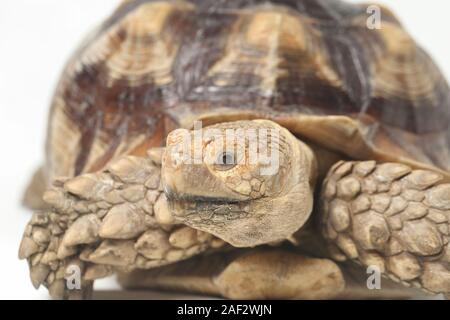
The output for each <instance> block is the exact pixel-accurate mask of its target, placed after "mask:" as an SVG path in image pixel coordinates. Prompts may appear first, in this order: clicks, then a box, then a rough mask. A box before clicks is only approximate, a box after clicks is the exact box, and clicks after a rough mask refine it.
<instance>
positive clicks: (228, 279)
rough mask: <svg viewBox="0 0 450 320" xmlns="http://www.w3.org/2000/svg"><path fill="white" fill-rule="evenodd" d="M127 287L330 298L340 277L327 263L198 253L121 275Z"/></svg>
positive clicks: (272, 255) (249, 253) (263, 253)
mask: <svg viewBox="0 0 450 320" xmlns="http://www.w3.org/2000/svg"><path fill="white" fill-rule="evenodd" d="M119 282H120V284H121V285H122V286H124V287H125V288H128V289H149V288H151V289H165V290H174V291H187V292H190V293H201V294H208V295H216V296H222V297H225V298H229V299H330V298H334V297H336V296H338V295H339V294H340V293H342V292H343V290H344V287H345V282H344V278H343V276H342V273H341V270H340V269H339V267H338V266H337V265H336V264H335V263H334V262H333V261H331V260H328V259H317V258H310V257H306V256H303V255H300V254H297V253H294V252H289V251H286V250H282V249H272V248H260V249H253V250H238V251H232V252H227V253H224V252H221V253H215V254H208V255H202V256H201V257H194V258H191V259H189V260H186V261H183V262H179V263H176V264H173V265H170V266H165V267H161V268H156V269H152V270H145V271H144V270H136V271H133V272H131V273H130V274H121V275H120V276H119Z"/></svg>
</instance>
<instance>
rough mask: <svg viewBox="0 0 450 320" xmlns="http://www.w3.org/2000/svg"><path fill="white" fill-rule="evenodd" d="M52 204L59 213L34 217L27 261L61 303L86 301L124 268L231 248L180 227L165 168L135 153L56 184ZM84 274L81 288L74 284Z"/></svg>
mask: <svg viewBox="0 0 450 320" xmlns="http://www.w3.org/2000/svg"><path fill="white" fill-rule="evenodd" d="M44 200H45V201H46V202H47V203H48V204H49V205H50V206H51V209H49V210H48V211H43V212H38V213H35V214H34V215H33V216H32V218H31V221H30V222H29V224H28V226H27V227H26V230H25V233H24V236H23V239H22V242H21V245H20V249H19V257H20V258H21V259H27V260H28V263H29V266H30V276H31V280H32V282H33V285H34V286H35V287H36V288H38V287H39V286H40V285H41V284H44V285H45V286H47V287H48V288H49V291H50V295H51V296H52V297H53V298H86V297H87V296H88V294H89V292H90V290H91V288H92V283H93V281H94V280H95V279H98V278H102V277H105V276H108V275H110V274H112V273H113V272H114V271H116V270H126V271H129V270H133V269H136V268H141V269H148V268H153V267H156V266H160V265H164V264H168V263H171V262H174V261H177V260H181V259H185V258H188V257H190V256H192V255H195V254H197V253H199V252H202V251H205V250H207V249H208V248H212V247H219V246H222V245H223V241H221V240H219V239H214V238H213V237H212V236H210V235H208V234H205V233H203V232H200V231H196V230H193V229H190V228H188V227H185V226H180V225H175V224H174V222H173V220H172V218H171V215H170V212H169V210H168V207H167V204H166V199H165V195H164V193H163V192H162V188H161V186H160V167H159V164H156V163H155V162H153V161H151V160H150V159H146V158H138V157H132V156H127V157H124V158H121V159H119V160H117V161H114V162H113V163H111V164H110V165H109V166H108V168H107V169H105V170H102V171H100V172H97V173H91V174H84V175H81V176H77V177H75V178H72V179H65V180H58V181H55V183H54V187H53V188H52V189H51V190H48V191H47V192H46V193H45V195H44ZM69 267H70V268H69ZM77 270H78V271H79V275H80V277H81V279H80V283H81V288H79V290H78V289H77V287H76V286H75V287H74V286H71V287H70V288H69V287H68V286H67V285H68V281H66V280H68V279H69V278H70V276H71V275H75V272H77ZM72 280H74V279H73V278H72ZM73 283H75V284H76V282H73ZM71 289H72V290H71Z"/></svg>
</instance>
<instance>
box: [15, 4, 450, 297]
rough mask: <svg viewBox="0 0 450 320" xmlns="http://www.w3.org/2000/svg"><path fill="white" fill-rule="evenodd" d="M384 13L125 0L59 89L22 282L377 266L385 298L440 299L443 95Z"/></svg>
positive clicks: (356, 292) (282, 279)
mask: <svg viewBox="0 0 450 320" xmlns="http://www.w3.org/2000/svg"><path fill="white" fill-rule="evenodd" d="M379 9H380V10H381V11H380V12H381V18H382V21H381V27H380V28H368V27H367V19H368V15H367V12H366V11H367V7H366V6H364V5H356V4H348V3H345V2H342V1H338V0H329V1H326V2H325V1H319V0H264V1H255V0H229V1H206V0H179V1H178V0H177V1H170V0H163V1H152V0H128V1H124V2H123V3H121V5H120V6H119V8H118V9H117V10H116V11H115V12H114V13H113V14H112V16H111V17H110V18H108V19H107V20H106V21H105V22H104V23H102V24H101V25H100V26H99V27H98V28H97V29H96V30H95V31H94V32H93V33H92V34H91V35H90V36H89V37H88V38H87V40H86V41H85V42H84V43H83V44H82V45H81V47H80V48H79V49H78V50H77V51H76V53H75V54H74V56H73V57H72V58H71V59H70V61H69V62H68V64H67V67H66V68H65V71H64V72H63V75H62V77H61V80H60V82H59V85H58V86H57V89H56V93H55V96H54V99H53V103H52V107H51V112H50V118H49V129H48V139H47V147H46V155H47V157H46V162H45V165H44V166H43V167H42V168H41V169H40V170H39V171H38V172H37V173H36V174H35V176H34V177H33V179H32V182H31V184H30V186H29V188H28V190H27V192H26V195H25V202H26V204H27V205H28V206H29V207H31V208H33V209H34V210H35V213H34V214H33V216H32V218H31V221H30V222H29V224H28V225H27V226H26V229H25V232H24V236H23V239H22V242H21V245H20V249H19V257H20V258H21V259H27V261H28V264H29V266H30V275H31V280H32V283H33V285H34V286H35V287H36V288H37V287H39V286H40V285H42V284H43V285H45V286H46V287H48V289H49V292H50V294H51V296H52V297H54V298H88V297H89V296H90V294H91V293H92V285H93V282H94V280H96V279H99V278H103V277H106V276H109V275H111V274H113V273H118V274H119V281H120V283H121V284H123V286H124V287H126V288H160V289H170V290H184V291H189V292H201V293H206V294H212V295H219V296H223V297H227V298H243V299H251V298H255V299H260V298H292V299H330V298H336V297H343V296H345V297H349V298H357V297H361V296H364V297H365V296H367V297H369V296H370V295H371V294H374V292H376V290H375V291H371V290H369V289H367V288H365V286H366V281H365V278H364V277H367V274H366V272H367V271H368V270H377V271H379V272H380V273H381V274H382V275H383V276H384V278H383V282H382V288H383V289H385V290H383V293H384V294H385V295H387V296H389V297H398V296H399V295H404V294H406V295H409V296H411V295H416V294H417V292H419V291H420V292H426V293H434V294H439V293H442V294H449V293H450V246H449V244H448V243H449V235H450V234H449V223H450V182H449V180H450V130H449V125H450V91H449V87H448V84H447V82H446V80H445V78H444V77H443V75H442V74H441V72H440V70H439V69H438V67H437V66H436V65H435V63H434V62H433V61H432V59H431V58H430V57H429V56H428V55H427V53H426V52H425V51H424V50H423V49H422V48H421V47H420V46H419V45H417V44H416V43H415V41H414V40H413V39H412V38H411V36H410V35H408V33H407V32H406V31H405V30H404V28H403V27H402V25H401V23H400V22H399V21H398V20H397V18H396V17H395V16H394V14H393V13H392V12H390V11H389V9H387V8H385V7H379ZM229 133H232V135H231V139H229V137H230V136H229ZM186 142H189V143H186ZM186 155H189V157H186ZM255 155H256V156H255ZM264 156H265V157H264ZM267 160H268V161H267ZM274 164H275V165H274ZM75 271H78V276H79V279H78V282H77V281H75V282H73V283H72V285H71V286H69V282H70V281H69V280H70V279H72V280H73V279H75V278H71V277H72V276H73V275H77V273H76V272H75ZM361 275H362V277H361ZM74 284H75V285H74ZM361 288H362V289H361ZM405 290H406V291H405ZM416 290H417V291H416Z"/></svg>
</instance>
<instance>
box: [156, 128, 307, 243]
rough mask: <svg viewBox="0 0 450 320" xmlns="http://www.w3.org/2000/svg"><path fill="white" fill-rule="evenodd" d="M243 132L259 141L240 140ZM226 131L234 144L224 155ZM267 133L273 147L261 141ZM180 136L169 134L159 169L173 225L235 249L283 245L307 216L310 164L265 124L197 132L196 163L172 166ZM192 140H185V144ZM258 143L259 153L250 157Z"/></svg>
mask: <svg viewBox="0 0 450 320" xmlns="http://www.w3.org/2000/svg"><path fill="white" fill-rule="evenodd" d="M249 129H250V130H254V132H257V135H258V134H259V135H260V136H258V138H259V140H258V139H257V138H256V136H257V135H256V136H255V137H249V136H248V134H246V133H245V131H246V130H249ZM213 130H215V131H217V132H216V134H215V136H213V137H211V136H210V134H207V132H213ZM227 130H234V132H236V137H235V138H234V139H228V141H227V144H226V148H225V147H224V145H225V143H224V140H226V131H227ZM270 130H272V132H271V134H272V136H277V137H278V136H279V139H278V140H279V141H272V139H271V138H268V139H265V140H264V137H263V135H264V134H265V133H266V132H269V131H270ZM185 133H186V131H183V130H181V129H180V130H176V131H174V132H172V133H171V134H170V135H169V137H168V138H167V148H166V152H165V153H164V157H163V166H162V168H163V170H162V178H163V185H164V190H165V192H166V195H167V198H168V200H169V204H170V208H171V211H172V212H173V214H174V217H175V219H176V220H177V221H180V222H181V223H184V224H186V225H188V226H190V227H193V228H195V229H198V230H202V231H205V232H208V233H211V234H213V235H215V236H218V237H219V238H221V239H223V240H225V241H226V242H228V243H230V244H232V245H233V246H235V247H252V246H255V245H259V244H265V243H270V242H276V241H280V240H284V239H286V238H288V237H290V236H291V235H292V234H293V233H294V232H295V231H297V230H298V229H299V228H301V227H302V225H303V224H304V223H305V221H306V220H307V219H308V217H309V216H310V214H311V210H312V201H313V199H312V195H313V190H314V182H315V181H314V175H315V172H314V169H315V166H316V164H315V160H314V158H313V154H312V151H311V150H310V149H309V147H308V146H306V145H305V144H303V143H302V142H300V141H299V140H297V139H296V138H295V137H293V136H292V135H291V134H290V133H289V132H288V131H287V130H286V129H284V128H282V127H280V126H278V125H276V124H275V123H273V122H270V121H265V120H260V121H252V122H250V121H241V122H234V123H229V124H226V123H225V124H218V125H215V126H212V127H208V128H206V130H204V131H203V135H204V136H203V137H202V138H201V141H200V143H199V145H200V146H201V151H202V158H201V161H199V163H198V164H196V163H194V164H192V163H189V162H188V161H183V159H181V160H180V159H179V158H180V154H179V153H180V150H182V149H183V143H184V142H183V141H184V140H186V139H183V134H185ZM198 133H199V132H198V131H192V132H190V133H187V136H186V137H187V141H189V142H190V141H193V139H194V137H195V136H196V135H197V134H198ZM240 141H245V142H243V144H240ZM258 141H259V142H260V143H259V142H258ZM258 143H259V147H260V150H258V151H257V150H256V149H255V150H252V147H251V146H252V145H257V144H258ZM264 144H267V147H266V146H264ZM242 145H243V146H245V148H244V149H243V150H242V152H239V149H240V146H242ZM194 148H195V145H194V144H193V143H189V145H188V148H187V150H188V151H189V152H190V154H194ZM252 152H255V154H256V158H257V159H256V160H255V161H252V160H253V159H252ZM258 152H259V153H258ZM267 152H268V153H267ZM263 153H264V154H270V155H274V156H275V157H274V158H273V159H272V161H273V163H272V168H270V169H271V170H270V171H269V170H266V171H264V169H267V168H268V167H269V166H271V165H270V164H268V163H269V161H267V162H266V163H262V162H263V158H262V154H263ZM223 160H228V161H229V163H226V161H223ZM191 162H192V161H191ZM223 162H225V163H223ZM266 173H267V174H266ZM275 208H277V210H275ZM281 212H282V213H283V214H282V215H281V214H279V213H281Z"/></svg>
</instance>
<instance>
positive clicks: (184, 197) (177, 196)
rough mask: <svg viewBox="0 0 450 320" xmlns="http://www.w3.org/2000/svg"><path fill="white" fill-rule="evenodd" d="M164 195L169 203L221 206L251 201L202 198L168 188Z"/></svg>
mask: <svg viewBox="0 0 450 320" xmlns="http://www.w3.org/2000/svg"><path fill="white" fill-rule="evenodd" d="M164 193H165V194H166V198H167V200H168V201H177V202H190V203H197V202H203V203H214V204H216V205H220V204H237V203H242V202H248V201H249V200H237V199H229V198H224V197H213V196H200V195H193V194H188V193H178V192H175V191H174V190H173V189H171V188H170V187H168V186H165V188H164Z"/></svg>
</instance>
